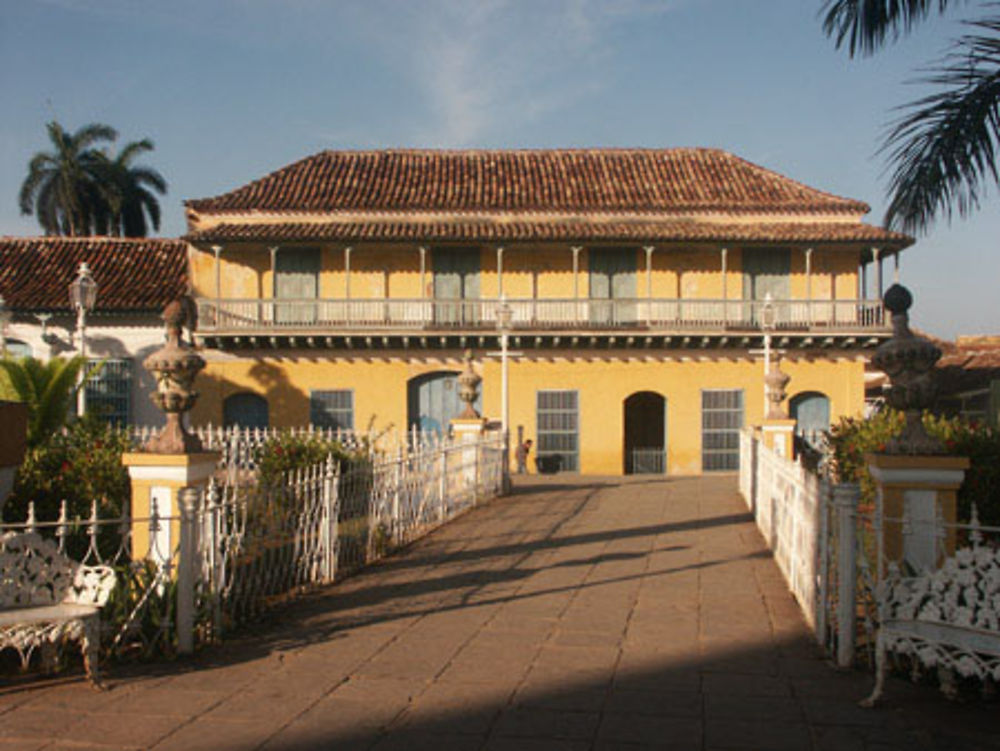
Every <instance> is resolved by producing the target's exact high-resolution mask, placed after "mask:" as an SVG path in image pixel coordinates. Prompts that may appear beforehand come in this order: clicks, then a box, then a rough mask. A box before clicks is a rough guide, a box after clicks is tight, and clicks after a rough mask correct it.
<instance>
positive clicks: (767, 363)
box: [760, 292, 776, 413]
mask: <svg viewBox="0 0 1000 751" xmlns="http://www.w3.org/2000/svg"><path fill="white" fill-rule="evenodd" d="M775 321H776V313H775V310H774V300H773V299H771V293H770V292H768V293H767V295H766V296H765V297H764V307H763V308H762V309H761V312H760V328H761V330H762V331H763V332H764V412H765V413H766V412H767V374H768V373H770V372H771V332H772V331H774V324H775Z"/></svg>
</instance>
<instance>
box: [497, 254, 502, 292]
mask: <svg viewBox="0 0 1000 751" xmlns="http://www.w3.org/2000/svg"><path fill="white" fill-rule="evenodd" d="M497 297H503V246H502V245H498V246H497Z"/></svg>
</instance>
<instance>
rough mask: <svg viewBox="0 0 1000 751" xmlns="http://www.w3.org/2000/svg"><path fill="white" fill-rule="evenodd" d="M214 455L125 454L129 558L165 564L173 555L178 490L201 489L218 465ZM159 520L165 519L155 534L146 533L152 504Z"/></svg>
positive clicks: (177, 525) (177, 524) (177, 531)
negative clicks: (128, 488)
mask: <svg viewBox="0 0 1000 751" xmlns="http://www.w3.org/2000/svg"><path fill="white" fill-rule="evenodd" d="M220 456H221V454H219V453H218V452H216V451H205V452H201V453H198V454H150V453H128V454H123V455H122V464H124V465H125V467H126V468H127V469H128V476H129V480H131V484H132V505H131V518H132V519H133V520H134V521H133V523H132V558H133V560H141V559H143V558H149V559H152V560H154V561H157V562H165V561H167V560H168V559H170V558H171V557H173V555H174V551H175V550H176V548H177V544H178V541H179V540H180V506H179V505H178V502H177V494H178V492H179V491H180V489H181V488H186V487H204V486H205V485H207V484H208V481H209V478H210V477H211V476H212V473H213V472H214V471H215V468H216V466H217V465H218V463H219V457H220ZM154 503H155V504H156V514H157V516H158V517H160V518H164V517H168V518H169V522H167V521H164V522H162V523H161V524H160V525H159V528H158V529H157V530H156V531H155V534H151V531H150V522H149V519H150V516H151V515H152V510H153V504H154Z"/></svg>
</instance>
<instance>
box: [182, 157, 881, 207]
mask: <svg viewBox="0 0 1000 751" xmlns="http://www.w3.org/2000/svg"><path fill="white" fill-rule="evenodd" d="M185 205H186V206H187V207H188V208H190V209H192V210H194V211H196V212H199V213H205V214H210V213H218V212H242V211H255V210H256V211H334V210H342V209H363V210H400V211H476V210H478V211H671V212H678V211H688V212H690V211H728V212H738V211H742V212H780V213H843V212H849V213H858V214H864V213H867V212H868V210H869V207H868V206H867V205H866V204H864V203H862V202H860V201H855V200H852V199H848V198H841V197H839V196H835V195H833V194H831V193H825V192H823V191H819V190H816V189H814V188H810V187H808V186H806V185H803V184H802V183H799V182H796V181H795V180H792V179H790V178H787V177H785V176H783V175H779V174H778V173H776V172H772V171H771V170H767V169H764V168H763V167H760V166H758V165H756V164H752V163H750V162H748V161H746V160H744V159H740V158H739V157H736V156H734V155H732V154H729V153H727V152H725V151H721V150H718V149H694V148H691V149H539V150H469V151H445V150H431V149H392V150H384V151H324V152H320V153H319V154H314V155H313V156H310V157H306V158H305V159H302V160H300V161H298V162H295V163H293V164H290V165H288V166H286V167H283V168H281V169H279V170H277V171H276V172H272V173H271V174H269V175H267V176H266V177H263V178H261V179H259V180H256V181H254V182H252V183H249V184H247V185H244V186H243V187H241V188H237V189H236V190H233V191H230V192H228V193H225V194H223V195H219V196H215V197H214V198H202V199H195V200H189V201H185Z"/></svg>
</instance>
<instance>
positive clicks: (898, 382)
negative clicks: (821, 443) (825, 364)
mask: <svg viewBox="0 0 1000 751" xmlns="http://www.w3.org/2000/svg"><path fill="white" fill-rule="evenodd" d="M883 302H884V304H885V307H886V310H888V311H890V312H891V313H892V329H893V332H892V339H889V340H888V341H887V342H885V343H883V344H882V345H881V346H880V347H879V348H878V349H877V350H876V352H875V356H874V357H873V358H872V364H873V365H874V366H875V367H876V368H878V369H879V370H881V371H882V372H884V373H885V374H886V375H887V376H889V381H890V385H889V387H888V389H887V390H886V401H887V402H888V403H889V405H890V406H892V407H895V408H896V409H898V410H901V411H902V412H903V414H904V415H905V417H906V424H905V426H904V427H903V431H902V432H901V433H900V434H899V435H898V436H896V437H895V438H893V439H892V440H890V441H889V442H888V443H887V444H886V451H885V453H887V454H911V455H934V454H942V453H944V447H943V446H942V445H941V442H940V441H939V440H938V439H936V438H933V437H931V436H930V435H928V434H927V431H926V430H925V429H924V423H923V411H924V410H925V409H927V408H928V407H930V406H931V403H932V402H933V401H934V395H935V393H936V384H935V383H934V364H935V363H936V362H937V361H938V360H939V359H940V358H941V350H940V349H938V347H936V346H935V345H934V344H933V343H932V342H931V341H930V340H928V339H925V338H924V337H922V336H916V335H915V334H914V333H913V332H912V331H910V326H909V315H908V314H907V311H908V310H909V309H910V306H911V305H912V304H913V296H912V295H911V294H910V291H909V290H908V289H906V287H903V286H902V285H900V284H894V285H892V286H891V287H890V288H889V289H888V290H886V292H885V296H884V298H883Z"/></svg>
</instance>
